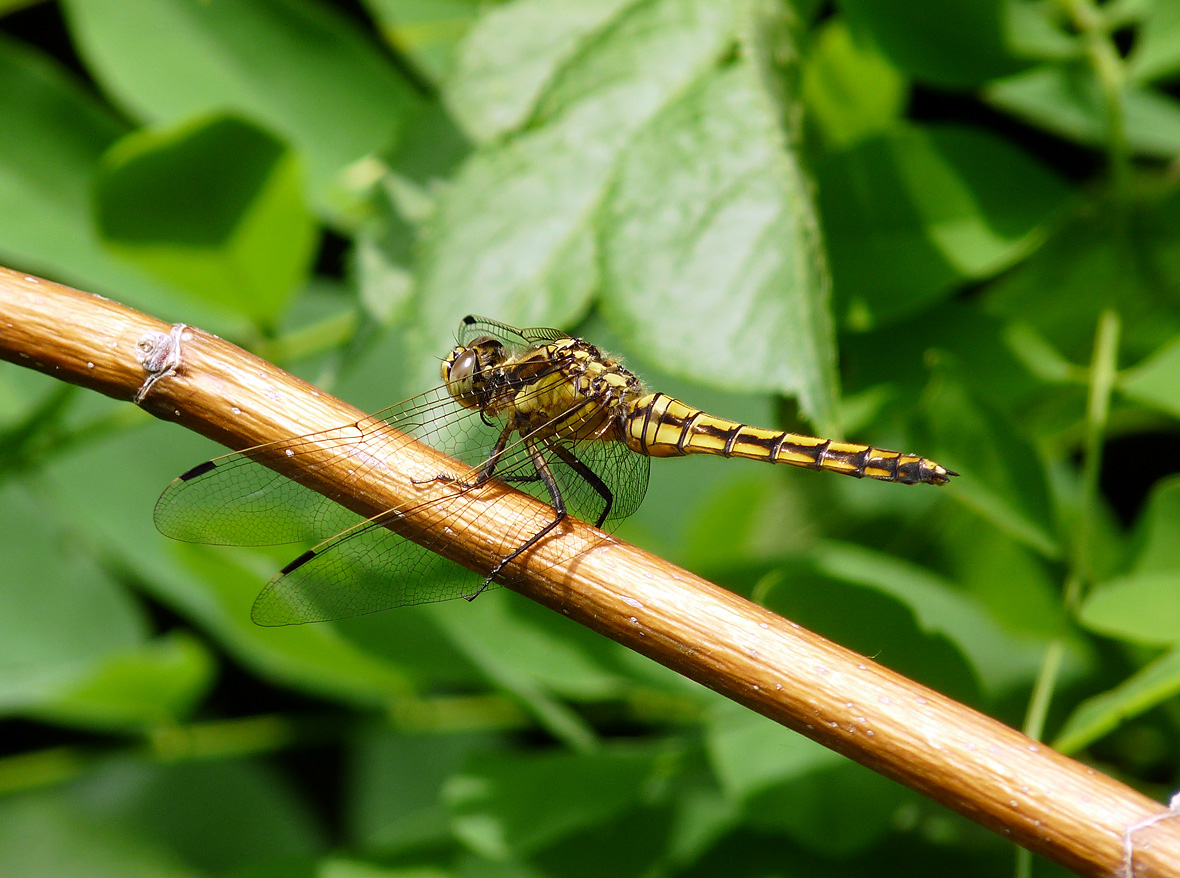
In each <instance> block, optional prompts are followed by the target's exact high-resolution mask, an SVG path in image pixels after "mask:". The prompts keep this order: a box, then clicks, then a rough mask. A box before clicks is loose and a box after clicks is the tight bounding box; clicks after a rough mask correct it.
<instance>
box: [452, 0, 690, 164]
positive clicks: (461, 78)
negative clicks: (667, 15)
mask: <svg viewBox="0 0 1180 878" xmlns="http://www.w3.org/2000/svg"><path fill="white" fill-rule="evenodd" d="M639 5H640V4H639V3H637V0H606V2H601V3H583V2H579V0H516V2H513V3H504V4H503V5H500V6H498V7H495V8H493V9H491V10H489V11H488V12H487V13H485V14H484V15H483V16H482V17H481V18H480V19H479V21H477V22H476V24H475V26H474V27H473V28H471V31H470V32H469V33H468V34H467V37H466V38H465V39H464V40H463V41H462V43H460V45H459V48H458V51H457V53H456V59H455V65H454V72H453V75H452V76H451V77H450V80H449V81H448V82H447V84H446V90H445V92H444V97H445V100H446V103H447V106H448V108H449V109H450V110H451V112H452V113H453V114H454V116H455V118H456V119H458V120H459V123H460V124H461V125H462V126H463V129H464V130H465V131H466V132H467V133H468V135H470V136H471V138H472V139H473V140H475V141H476V142H478V143H490V142H492V141H494V140H496V139H497V138H499V137H502V136H504V135H505V134H507V133H509V132H511V131H516V130H518V129H520V128H522V127H524V125H525V123H526V122H527V121H528V120H529V117H530V116H531V115H533V113H535V112H536V111H537V108H538V106H539V105H540V103H541V102H542V100H543V96H544V94H545V92H546V90H547V89H549V88H551V87H553V85H554V84H555V83H557V82H560V80H561V79H562V78H563V77H565V76H569V75H574V76H577V75H578V67H579V65H580V64H582V63H585V58H586V56H587V55H589V56H590V57H591V58H593V55H594V54H595V53H596V52H602V51H604V47H603V45H602V40H603V38H604V36H605V37H607V38H609V37H610V36H611V30H612V29H613V28H616V27H619V26H620V23H621V22H626V21H627V19H628V18H629V17H631V16H634V15H636V11H635V9H634V8H633V7H637V6H639ZM690 5H692V4H685V6H690ZM697 5H699V4H697ZM639 14H640V15H642V12H640V13H639ZM607 51H609V49H607ZM620 72H625V70H623V69H622V68H620ZM619 109H620V110H623V109H624V108H623V107H620V108H619Z"/></svg>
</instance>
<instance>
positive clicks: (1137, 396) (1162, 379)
mask: <svg viewBox="0 0 1180 878" xmlns="http://www.w3.org/2000/svg"><path fill="white" fill-rule="evenodd" d="M1115 386H1116V387H1117V388H1118V389H1119V390H1120V391H1121V392H1122V393H1123V394H1124V395H1125V396H1127V397H1129V398H1131V399H1133V400H1135V401H1136V402H1141V403H1143V404H1144V405H1148V406H1151V407H1152V408H1154V409H1158V410H1159V411H1162V412H1165V413H1167V414H1169V415H1171V416H1172V417H1175V418H1180V337H1178V338H1175V339H1173V340H1172V341H1170V342H1169V343H1167V344H1165V345H1164V346H1163V347H1161V348H1160V349H1159V350H1158V351H1156V352H1155V353H1154V354H1152V355H1151V356H1150V357H1149V358H1148V359H1147V360H1145V361H1144V362H1142V363H1140V364H1139V365H1138V366H1136V367H1135V368H1134V369H1128V370H1127V371H1125V372H1122V373H1120V374H1119V376H1118V381H1117V384H1116V385H1115Z"/></svg>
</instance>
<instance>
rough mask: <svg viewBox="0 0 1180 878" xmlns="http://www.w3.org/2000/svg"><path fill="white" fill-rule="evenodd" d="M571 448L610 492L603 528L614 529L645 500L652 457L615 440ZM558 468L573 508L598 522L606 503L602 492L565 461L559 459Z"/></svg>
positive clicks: (584, 442) (584, 517) (584, 443)
mask: <svg viewBox="0 0 1180 878" xmlns="http://www.w3.org/2000/svg"><path fill="white" fill-rule="evenodd" d="M571 450H572V451H573V453H574V455H575V456H576V457H577V458H578V460H580V461H581V462H582V463H584V464H585V465H586V466H587V467H589V469H590V470H591V471H592V472H593V473H594V474H595V475H597V476H598V477H599V478H600V479H602V481H603V482H604V483H605V485H606V487H607V489H608V490H609V491H610V494H611V504H610V509H609V510H608V511H607V514H606V520H605V522H603V524H602V527H603V528H604V529H605V530H608V531H610V530H613V529H614V526H617V525H618V523H619V522H620V521H622V520H623V519H624V518H627V517H629V516H630V515H631V514H632V513H634V512H635V510H636V509H638V508H639V504H640V503H642V502H643V497H644V495H645V494H646V493H647V482H648V477H649V476H650V474H651V458H649V457H646V456H644V455H642V454H636V453H635V452H634V451H632V450H631V449H630V448H628V447H627V446H626V445H625V444H623V443H622V442H618V441H615V440H604V439H598V440H586V441H583V442H578V443H576V444H575V445H574V446H573V447H572V449H571ZM554 468H555V470H556V471H557V472H558V473H560V474H561V475H559V480H562V481H563V482H564V483H565V484H567V485H568V488H567V490H568V492H569V495H570V496H569V508H570V510H571V511H572V512H573V513H574V514H575V515H577V516H578V518H582V519H585V520H586V521H589V522H590V523H591V524H593V523H595V522H597V521H598V520H599V518H601V517H602V513H603V510H604V509H605V506H606V504H605V502H604V501H603V499H602V497H601V495H600V494H599V493H598V492H597V491H596V490H594V489H593V487H592V486H591V485H590V484H589V483H588V482H587V481H586V480H585V479H584V478H582V477H581V475H579V474H578V473H576V472H571V468H570V467H569V465H568V464H566V463H565V462H563V461H561V460H558V461H557V462H556V464H555V467H554Z"/></svg>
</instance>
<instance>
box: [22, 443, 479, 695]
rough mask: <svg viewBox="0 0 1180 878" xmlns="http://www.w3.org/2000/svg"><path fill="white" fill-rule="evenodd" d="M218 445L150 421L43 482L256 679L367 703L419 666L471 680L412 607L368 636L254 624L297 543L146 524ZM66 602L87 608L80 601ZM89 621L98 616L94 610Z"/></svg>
mask: <svg viewBox="0 0 1180 878" xmlns="http://www.w3.org/2000/svg"><path fill="white" fill-rule="evenodd" d="M214 453H217V447H216V446H215V445H214V444H213V443H211V442H208V441H207V440H202V439H200V438H198V437H195V436H192V435H191V434H185V433H184V431H181V430H180V429H179V428H178V427H176V426H174V425H170V424H164V423H162V422H152V423H149V424H147V425H145V426H144V428H143V429H141V430H138V431H136V432H135V433H133V434H126V435H121V436H119V437H117V438H113V439H108V440H107V441H105V442H93V443H90V444H88V445H86V446H85V447H79V448H77V449H75V450H74V451H73V452H72V453H70V454H68V455H62V456H60V457H59V458H57V459H55V460H54V462H53V464H52V466H51V467H50V468H49V470H48V472H47V474H46V482H47V486H48V487H49V488H50V489H51V490H52V491H53V494H54V496H55V497H56V498H57V503H58V505H59V506H60V507H61V508H62V509H63V510H66V511H67V512H68V513H69V514H70V515H71V517H72V519H73V521H74V522H76V525H75V526H76V527H78V528H79V529H80V530H82V531H83V532H85V533H86V534H87V535H88V537H89V538H90V539H91V540H93V541H94V542H95V544H96V545H101V546H102V547H103V551H104V553H105V554H106V555H108V556H109V557H111V558H115V559H118V562H119V563H120V564H122V565H124V566H125V567H126V569H128V570H130V571H132V572H133V573H134V574H135V575H136V576H137V578H138V580H139V581H140V582H141V583H142V585H143V587H144V588H145V589H147V590H148V591H149V593H150V594H151V595H152V596H153V597H154V598H155V599H157V600H159V601H161V602H162V603H164V604H165V605H167V606H169V607H171V608H172V609H173V610H175V611H176V612H178V613H181V614H182V615H184V616H186V617H187V618H189V619H191V620H192V621H193V622H194V623H195V624H197V625H199V626H201V628H202V629H203V630H205V631H206V632H207V633H208V634H209V636H210V637H211V638H213V639H215V640H216V641H217V642H218V643H219V644H220V645H221V646H222V647H223V648H225V649H226V650H227V651H228V652H229V653H230V654H231V655H232V656H233V657H234V658H235V659H236V660H237V661H239V662H240V663H242V664H243V665H245V666H246V667H248V668H250V669H251V670H253V671H254V672H256V673H258V674H259V675H261V676H264V677H267V678H270V679H273V680H279V681H282V682H284V683H286V684H287V685H289V686H292V687H295V688H298V689H299V690H301V691H304V692H312V693H316V694H320V695H323V696H326V697H330V698H333V699H336V700H338V701H343V702H346V703H353V704H359V705H362V706H367V707H372V706H378V705H380V706H385V705H388V703H389V702H390V701H391V700H396V699H397V698H401V697H406V696H407V695H409V694H410V693H412V691H413V683H414V678H415V675H421V677H422V679H424V680H427V681H433V680H438V681H440V682H441V683H443V684H446V685H451V686H454V685H465V686H466V685H470V682H471V680H472V679H474V676H473V674H472V672H471V670H470V668H469V667H467V666H466V665H465V664H464V663H463V661H462V659H461V658H458V657H456V656H455V655H454V652H453V651H452V650H448V649H447V648H446V644H445V641H443V640H442V638H441V636H440V635H439V633H438V632H437V630H435V629H434V628H433V627H432V626H431V624H430V623H429V619H428V617H427V616H425V615H424V614H420V613H418V612H415V611H413V610H407V611H406V612H404V613H400V614H398V613H389V614H383V616H382V617H380V618H374V617H369V620H368V621H366V622H361V621H360V620H358V621H357V623H356V630H361V631H365V630H368V632H369V633H368V634H367V635H366V636H363V637H360V636H358V635H355V634H353V633H352V632H353V629H348V630H349V632H350V635H349V637H345V636H342V633H341V630H340V629H339V628H337V627H335V626H333V625H298V626H290V627H287V628H280V629H266V628H259V627H258V626H257V625H255V624H254V623H253V622H251V621H250V607H251V605H252V604H253V602H254V598H255V597H256V596H257V595H258V592H259V591H260V590H261V589H262V587H263V585H265V583H266V580H267V579H268V578H269V577H270V576H271V575H273V574H274V573H275V571H277V570H278V568H279V567H281V566H282V564H283V562H284V560H289V559H290V557H291V555H293V554H297V551H298V550H297V548H295V547H285V550H289V551H290V554H288V555H286V557H284V555H283V554H282V551H283V550H280V551H279V552H276V553H272V555H270V556H267V555H263V554H259V553H255V552H249V551H231V550H224V549H216V548H210V547H205V546H192V545H186V544H181V543H176V542H173V541H171V540H169V539H167V538H166V537H164V536H162V535H160V534H159V533H157V532H156V530H155V528H154V527H153V526H152V515H151V510H152V506H153V504H154V503H155V501H156V498H157V497H158V496H159V494H160V491H162V490H163V489H164V487H165V486H166V485H167V484H168V482H169V480H170V479H172V478H173V477H175V476H176V475H177V474H178V473H181V472H184V471H185V470H186V469H187V468H189V467H191V466H192V465H193V464H194V463H196V462H199V461H201V460H203V459H207V458H209V457H210V456H212V454H214ZM129 460H134V461H135V478H128V477H127V461H129ZM95 510H103V514H96V513H95ZM2 594H3V592H0V595H2ZM64 605H65V606H66V607H69V608H72V607H74V606H76V605H77V606H84V604H79V602H78V601H77V600H74V601H67V602H65V604H64ZM58 612H59V613H60V610H59V611H58ZM89 622H90V625H91V626H93V625H94V622H93V619H90V620H89ZM0 624H2V620H0ZM366 625H368V626H369V628H368V629H365V626H366ZM383 626H384V627H383ZM102 630H103V629H102V628H101V627H87V628H86V629H85V632H86V635H87V636H94V635H95V633H97V632H101V631H102ZM76 639H80V638H76ZM358 640H359V643H358Z"/></svg>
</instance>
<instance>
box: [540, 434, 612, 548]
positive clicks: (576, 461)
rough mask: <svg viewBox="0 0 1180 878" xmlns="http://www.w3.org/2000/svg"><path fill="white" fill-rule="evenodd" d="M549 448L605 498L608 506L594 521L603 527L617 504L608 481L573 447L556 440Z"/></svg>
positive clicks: (597, 525)
mask: <svg viewBox="0 0 1180 878" xmlns="http://www.w3.org/2000/svg"><path fill="white" fill-rule="evenodd" d="M549 450H550V451H552V452H553V453H554V454H556V455H557V456H558V457H560V458H561V459H562V460H563V461H565V463H566V465H567V466H569V468H570V469H572V470H573V471H574V472H576V473H577V474H578V475H579V476H581V477H582V478H583V479H584V480H585V481H586V484H588V485H589V486H590V487H591V488H593V489H594V492H595V493H596V494H598V496H599V497H601V498H602V499H603V501H604V502H605V503H606V506H604V507H603V510H602V514H601V515H599V516H598V520H597V521H595V522H594V526H595V527H602V523H603V522H604V521H606V517H607V516H608V515H610V511H611V507H613V506H614V505H615V495H614V494H613V493H611V489H610V488H609V487H607V484H606V482H604V481H603V480H602V479H600V478H599V477H598V473H596V472H594V470H592V469H590V467H588V466H586V464H584V463H583V462H582V460H581V459H580V458H579V457H578V456H577V455H576V454H574V452H573V450H572V449H569V448H566V447H565V446H563V445H558V444H557V443H556V442H555V443H553V444H552V445H550V446H549Z"/></svg>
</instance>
